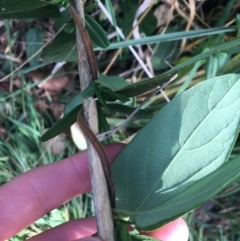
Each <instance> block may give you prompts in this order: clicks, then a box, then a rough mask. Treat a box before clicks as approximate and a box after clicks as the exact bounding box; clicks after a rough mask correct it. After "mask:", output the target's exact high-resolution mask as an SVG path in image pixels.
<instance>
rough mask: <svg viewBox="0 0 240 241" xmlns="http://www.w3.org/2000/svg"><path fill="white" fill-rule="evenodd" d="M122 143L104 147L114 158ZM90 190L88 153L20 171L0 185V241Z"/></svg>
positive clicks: (121, 147)
mask: <svg viewBox="0 0 240 241" xmlns="http://www.w3.org/2000/svg"><path fill="white" fill-rule="evenodd" d="M123 147H124V145H122V144H111V145H108V146H106V151H107V154H108V156H109V159H110V160H111V161H113V160H114V159H115V158H116V156H117V155H118V153H119V152H120V151H121V150H122V149H123ZM90 189H91V183H90V176H89V169H88V158H87V152H81V153H78V154H76V155H74V156H71V157H68V158H66V159H64V160H62V161H59V162H55V163H51V164H48V165H45V166H41V167H38V168H35V169H33V170H31V171H28V172H26V173H23V174H21V175H19V176H18V177H16V178H14V179H13V180H12V181H10V182H8V183H7V184H5V185H3V186H1V187H0V223H1V225H0V240H5V239H8V238H10V237H11V236H13V235H14V234H16V233H18V232H19V231H20V230H22V229H23V228H25V227H26V226H28V225H29V224H30V223H32V222H34V221H35V220H37V219H39V218H40V217H42V216H43V215H44V214H46V213H48V212H50V211H51V210H53V209H54V208H56V207H58V206H60V205H61V204H63V203H65V202H66V201H68V200H70V199H72V198H73V197H75V196H77V195H79V194H82V193H85V192H88V191H90Z"/></svg>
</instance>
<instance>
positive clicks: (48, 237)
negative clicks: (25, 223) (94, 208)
mask: <svg viewBox="0 0 240 241" xmlns="http://www.w3.org/2000/svg"><path fill="white" fill-rule="evenodd" d="M96 231H97V228H96V219H95V217H89V218H83V219H76V220H72V221H69V222H66V223H64V224H61V225H59V226H57V227H54V228H52V229H49V230H47V231H45V232H43V233H41V234H38V235H36V236H34V237H32V238H30V239H28V241H42V240H44V241H72V240H78V239H82V238H85V237H89V236H91V235H93V234H94V233H96Z"/></svg>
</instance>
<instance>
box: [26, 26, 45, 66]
mask: <svg viewBox="0 0 240 241" xmlns="http://www.w3.org/2000/svg"><path fill="white" fill-rule="evenodd" d="M42 45H43V34H42V31H39V30H37V29H29V30H28V31H27V34H26V53H27V58H30V57H31V56H32V55H33V54H35V53H36V52H37V51H38V50H39V49H40V48H41V47H42ZM39 59H40V54H38V55H37V56H35V57H34V58H33V59H32V60H31V61H30V62H29V64H30V66H31V67H34V66H37V65H38V63H39Z"/></svg>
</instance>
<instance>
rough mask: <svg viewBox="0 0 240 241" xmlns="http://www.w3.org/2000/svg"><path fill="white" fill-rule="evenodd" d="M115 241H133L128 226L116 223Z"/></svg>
mask: <svg viewBox="0 0 240 241" xmlns="http://www.w3.org/2000/svg"><path fill="white" fill-rule="evenodd" d="M114 236H115V241H131V236H130V234H129V231H128V229H127V227H126V224H123V223H121V222H116V227H115V228H114Z"/></svg>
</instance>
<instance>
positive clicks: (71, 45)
mask: <svg viewBox="0 0 240 241" xmlns="http://www.w3.org/2000/svg"><path fill="white" fill-rule="evenodd" d="M66 28H67V27H66ZM60 49H61V51H59V50H60ZM42 58H43V59H44V61H49V62H50V61H52V62H61V61H76V60H77V46H76V34H75V32H72V33H67V32H65V31H61V32H60V33H59V34H58V35H57V36H56V37H55V39H54V40H53V41H52V42H51V43H50V44H48V45H47V46H46V47H45V48H44V49H43V52H42Z"/></svg>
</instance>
